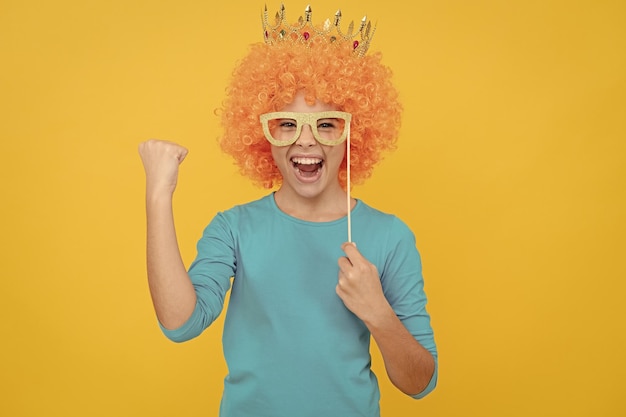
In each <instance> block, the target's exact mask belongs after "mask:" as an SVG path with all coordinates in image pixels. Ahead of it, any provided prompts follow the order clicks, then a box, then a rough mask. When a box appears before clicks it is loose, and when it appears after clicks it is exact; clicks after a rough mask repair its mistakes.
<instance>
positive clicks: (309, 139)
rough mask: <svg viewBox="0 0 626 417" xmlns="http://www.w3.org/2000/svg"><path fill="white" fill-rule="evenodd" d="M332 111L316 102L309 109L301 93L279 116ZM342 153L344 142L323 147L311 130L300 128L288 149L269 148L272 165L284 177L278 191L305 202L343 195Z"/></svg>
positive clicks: (305, 125) (330, 107)
mask: <svg viewBox="0 0 626 417" xmlns="http://www.w3.org/2000/svg"><path fill="white" fill-rule="evenodd" d="M334 110H337V108H336V107H335V106H333V105H329V104H325V103H321V102H319V101H316V102H315V104H314V105H312V106H311V105H308V104H307V103H306V102H305V100H304V94H303V93H298V94H297V95H296V97H295V99H294V101H293V102H292V103H290V104H288V105H287V106H285V108H283V109H280V111H281V112H298V113H316V112H326V111H334ZM322 122H323V121H320V123H322ZM321 129H322V126H320V127H318V130H321ZM345 150H346V143H345V142H342V143H340V144H339V145H336V146H329V145H322V144H321V143H320V142H318V141H317V140H316V139H315V137H314V135H313V131H312V129H311V126H309V125H307V124H304V125H302V128H301V131H300V135H299V136H298V138H297V139H296V140H295V142H293V143H292V144H291V145H288V146H275V145H272V156H273V157H274V162H275V163H276V166H277V167H278V169H279V170H280V172H281V174H282V176H283V185H282V187H281V191H282V192H283V193H285V192H289V193H294V196H300V197H306V198H316V197H321V196H324V195H326V194H328V195H334V193H335V192H338V191H342V188H341V185H340V184H339V179H338V173H339V167H340V166H341V163H342V162H343V158H344V154H345Z"/></svg>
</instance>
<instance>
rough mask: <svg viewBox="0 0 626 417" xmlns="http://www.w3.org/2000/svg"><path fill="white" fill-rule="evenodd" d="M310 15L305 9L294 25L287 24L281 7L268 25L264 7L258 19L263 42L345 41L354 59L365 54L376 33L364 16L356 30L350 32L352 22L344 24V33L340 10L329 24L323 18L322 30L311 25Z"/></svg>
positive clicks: (309, 9) (327, 20) (305, 42)
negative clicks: (350, 48)
mask: <svg viewBox="0 0 626 417" xmlns="http://www.w3.org/2000/svg"><path fill="white" fill-rule="evenodd" d="M312 14H313V12H312V11H311V6H307V7H306V9H305V10H304V17H303V16H300V17H299V18H298V23H297V24H295V25H290V24H289V23H288V22H287V20H286V19H285V15H286V13H285V5H284V4H281V5H280V10H279V11H278V12H276V17H275V22H274V24H271V23H270V21H269V17H268V12H267V5H266V6H265V10H264V12H263V16H262V21H263V39H264V40H265V43H266V44H268V45H273V44H276V43H278V42H284V41H291V42H296V43H302V44H304V45H309V44H310V42H314V41H316V40H317V39H320V38H321V39H324V40H326V41H327V42H330V43H337V44H345V43H346V42H348V43H350V44H351V45H352V49H353V50H354V53H355V54H356V55H357V56H358V57H362V56H363V55H365V53H366V52H367V49H368V48H369V46H370V41H371V40H372V37H374V32H375V31H376V27H373V28H372V24H371V22H368V21H367V16H363V19H361V23H360V25H359V28H358V30H356V31H355V30H354V21H352V22H350V24H349V25H348V29H347V31H345V32H344V31H343V30H342V29H341V10H337V13H335V18H334V19H333V21H332V22H331V20H330V19H326V21H325V22H324V24H323V25H322V27H316V26H314V25H313V22H312V20H311V16H312ZM357 37H358V38H360V39H357Z"/></svg>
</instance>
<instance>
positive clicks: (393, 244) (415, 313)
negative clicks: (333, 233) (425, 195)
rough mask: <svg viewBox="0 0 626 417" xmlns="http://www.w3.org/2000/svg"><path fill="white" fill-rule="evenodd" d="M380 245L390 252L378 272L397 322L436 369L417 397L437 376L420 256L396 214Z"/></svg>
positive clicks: (413, 239) (418, 395) (434, 381)
mask: <svg viewBox="0 0 626 417" xmlns="http://www.w3.org/2000/svg"><path fill="white" fill-rule="evenodd" d="M383 247H385V248H387V250H388V251H389V252H388V253H389V256H388V257H387V259H386V261H385V264H384V265H383V266H382V269H381V273H380V275H381V284H382V286H383V291H384V292H385V297H386V298H387V300H388V301H389V303H390V304H391V306H392V308H393V309H394V311H395V313H396V315H397V316H398V318H399V319H400V321H402V323H403V324H404V326H405V327H406V328H407V329H408V330H409V332H410V333H411V334H412V335H413V337H414V338H415V339H416V340H417V341H418V342H419V343H420V344H421V345H422V346H423V347H424V348H425V349H426V350H428V351H429V352H430V353H431V355H432V356H433V359H434V361H435V370H434V373H433V376H432V378H431V380H430V382H429V384H428V386H427V387H426V388H425V389H424V390H423V391H422V392H420V393H418V394H416V395H412V397H413V398H415V399H420V398H423V397H425V396H426V395H428V394H429V393H430V392H431V391H433V390H434V389H435V386H436V385H437V377H438V356H437V347H436V344H435V339H434V332H433V329H432V326H431V323H430V314H429V313H428V311H427V310H426V304H427V298H426V293H425V291H424V279H423V276H422V262H421V256H420V254H419V251H418V250H417V246H416V241H415V236H414V234H413V232H412V231H411V230H410V229H409V227H408V226H407V225H406V224H405V223H403V222H402V221H401V220H400V219H398V218H397V217H393V222H392V225H391V227H390V228H389V233H388V234H387V242H386V244H385V245H383Z"/></svg>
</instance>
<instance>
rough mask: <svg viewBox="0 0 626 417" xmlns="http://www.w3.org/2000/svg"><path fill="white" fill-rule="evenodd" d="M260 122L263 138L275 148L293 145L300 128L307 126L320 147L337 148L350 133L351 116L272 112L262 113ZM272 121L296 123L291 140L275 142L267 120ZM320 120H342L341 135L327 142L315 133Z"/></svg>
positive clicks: (322, 113) (329, 113)
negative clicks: (286, 120)
mask: <svg viewBox="0 0 626 417" xmlns="http://www.w3.org/2000/svg"><path fill="white" fill-rule="evenodd" d="M259 119H260V120H261V125H262V126H263V133H264V134H265V138H266V139H267V140H268V141H269V142H270V143H271V144H272V145H275V146H289V145H291V144H293V143H295V141H296V140H298V138H299V137H300V134H301V133H302V126H304V125H305V124H306V125H309V126H310V127H311V131H312V132H313V137H314V138H315V140H317V141H318V142H319V143H321V144H322V145H327V146H337V145H339V144H341V143H343V141H345V140H346V137H347V136H348V132H349V131H350V121H351V120H352V114H350V113H347V112H344V111H321V112H315V113H301V112H290V111H281V112H272V113H264V114H262V115H260V116H259ZM272 119H291V120H295V121H296V132H295V134H294V136H293V139H292V140H289V141H284V140H276V139H274V138H273V137H272V134H271V132H270V128H269V124H268V122H269V120H272ZM320 119H342V120H343V121H344V122H345V123H346V126H345V128H344V129H343V133H342V134H341V136H340V137H339V138H338V139H336V140H328V139H325V138H323V137H322V136H321V135H320V134H319V132H318V131H317V122H318V121H319V120H320Z"/></svg>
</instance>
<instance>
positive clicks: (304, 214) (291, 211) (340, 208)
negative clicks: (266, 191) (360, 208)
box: [274, 187, 356, 222]
mask: <svg viewBox="0 0 626 417" xmlns="http://www.w3.org/2000/svg"><path fill="white" fill-rule="evenodd" d="M274 200H275V201H276V205H277V206H278V208H279V209H280V210H281V211H283V212H284V213H286V214H288V215H290V216H292V217H296V218H298V219H301V220H306V221H312V222H327V221H333V220H337V219H340V218H342V217H344V216H346V215H347V214H348V210H347V203H346V201H347V195H346V192H345V190H343V189H342V188H339V189H338V190H337V191H335V192H332V193H324V194H323V195H318V196H315V197H304V196H300V195H297V194H295V193H290V192H289V191H288V190H287V189H285V188H283V187H281V188H280V189H279V190H278V191H276V193H274ZM355 205H356V200H354V199H352V198H351V199H350V209H352V208H354V206H355Z"/></svg>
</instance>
